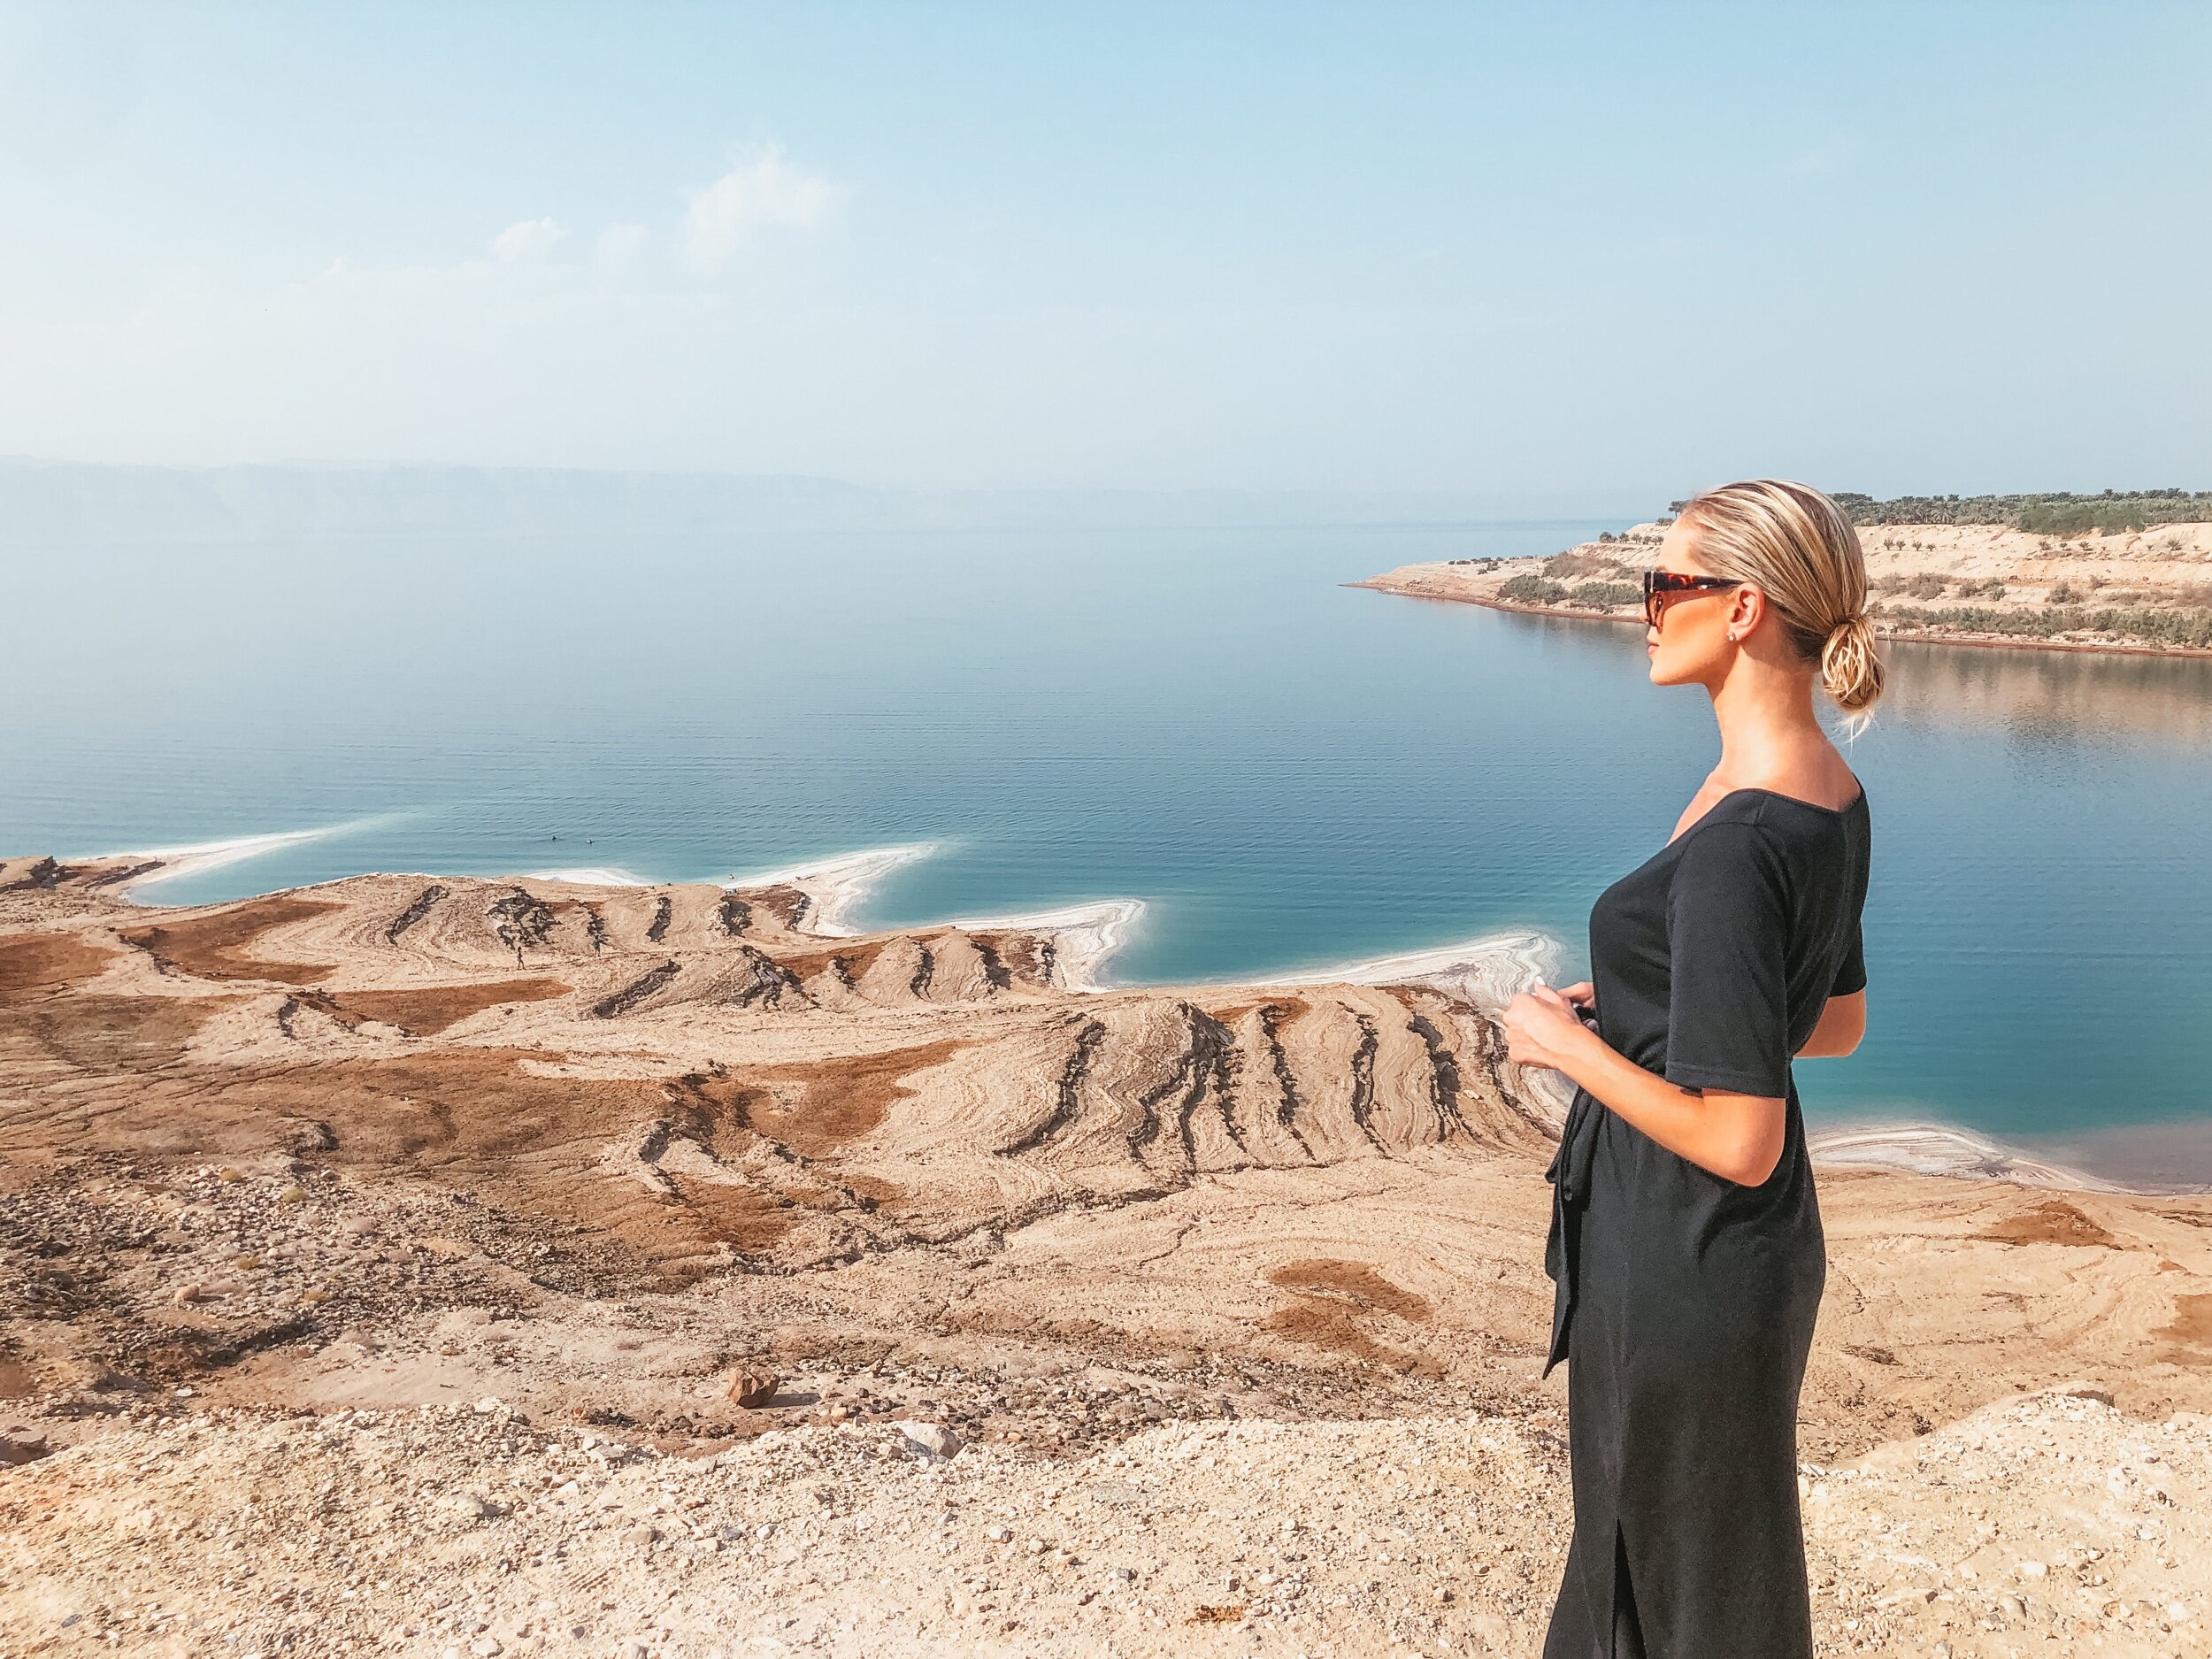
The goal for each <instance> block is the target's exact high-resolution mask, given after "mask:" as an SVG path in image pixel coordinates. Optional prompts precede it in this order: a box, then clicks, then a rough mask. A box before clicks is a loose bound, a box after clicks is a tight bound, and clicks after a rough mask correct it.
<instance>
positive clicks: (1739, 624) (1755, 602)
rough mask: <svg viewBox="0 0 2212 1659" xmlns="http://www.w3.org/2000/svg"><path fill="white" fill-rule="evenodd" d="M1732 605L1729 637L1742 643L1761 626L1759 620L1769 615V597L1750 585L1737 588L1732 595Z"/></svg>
mask: <svg viewBox="0 0 2212 1659" xmlns="http://www.w3.org/2000/svg"><path fill="white" fill-rule="evenodd" d="M1731 599H1732V603H1731V604H1730V605H1729V608H1728V637H1729V638H1730V639H1732V640H1737V641H1742V640H1747V639H1749V638H1750V637H1751V631H1752V630H1753V629H1754V628H1755V627H1757V626H1759V618H1762V617H1763V616H1765V615H1766V613H1767V596H1766V595H1764V594H1763V593H1761V592H1760V591H1759V590H1758V589H1757V588H1753V587H1751V586H1749V585H1748V584H1746V585H1745V586H1743V587H1740V588H1735V589H1733V590H1732V594H1731Z"/></svg>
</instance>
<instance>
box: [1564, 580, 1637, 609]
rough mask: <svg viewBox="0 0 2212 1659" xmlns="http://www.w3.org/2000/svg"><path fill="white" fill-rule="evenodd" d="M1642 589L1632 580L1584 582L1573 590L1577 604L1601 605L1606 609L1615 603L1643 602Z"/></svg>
mask: <svg viewBox="0 0 2212 1659" xmlns="http://www.w3.org/2000/svg"><path fill="white" fill-rule="evenodd" d="M1643 597H1644V590H1643V589H1642V588H1640V587H1638V586H1637V585H1636V584H1635V583H1634V582H1584V583H1583V584H1582V585H1581V586H1580V587H1579V588H1576V589H1575V590H1574V599H1575V603H1577V604H1584V605H1603V606H1604V607H1605V608H1606V609H1607V610H1608V611H1610V610H1611V609H1613V607H1614V606H1616V605H1633V604H1640V603H1643Z"/></svg>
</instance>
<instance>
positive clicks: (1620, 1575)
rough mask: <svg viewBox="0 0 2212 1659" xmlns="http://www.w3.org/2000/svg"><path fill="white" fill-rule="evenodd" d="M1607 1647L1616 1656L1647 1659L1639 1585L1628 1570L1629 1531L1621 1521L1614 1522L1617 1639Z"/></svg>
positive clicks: (1614, 1589)
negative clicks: (1638, 1612)
mask: <svg viewBox="0 0 2212 1659" xmlns="http://www.w3.org/2000/svg"><path fill="white" fill-rule="evenodd" d="M1607 1646H1608V1647H1609V1650H1610V1653H1611V1655H1612V1659H1647V1655H1646V1654H1645V1652H1644V1626H1643V1622H1642V1621H1641V1620H1640V1619H1639V1618H1638V1617H1636V1585H1635V1581H1634V1579H1632V1578H1631V1577H1630V1576H1629V1571H1628V1534H1627V1533H1626V1532H1624V1531H1623V1530H1622V1529H1621V1525H1620V1523H1619V1522H1617V1521H1616V1522H1615V1523H1614V1524H1613V1639H1612V1640H1611V1641H1610V1642H1609V1643H1608V1644H1607Z"/></svg>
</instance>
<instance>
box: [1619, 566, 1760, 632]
mask: <svg viewBox="0 0 2212 1659" xmlns="http://www.w3.org/2000/svg"><path fill="white" fill-rule="evenodd" d="M1643 576H1644V620H1645V621H1646V622H1647V623H1649V624H1650V625H1651V626H1653V627H1657V626H1659V618H1661V617H1663V615H1665V614H1666V598H1665V595H1668V594H1688V593H1698V592H1701V591H1703V590H1705V589H1707V588H1740V587H1741V586H1742V585H1743V578H1742V577H1740V576H1693V575H1691V574H1690V573H1689V572H1687V571H1646V572H1644V573H1643Z"/></svg>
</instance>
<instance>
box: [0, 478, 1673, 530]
mask: <svg viewBox="0 0 2212 1659" xmlns="http://www.w3.org/2000/svg"><path fill="white" fill-rule="evenodd" d="M1617 505H1618V503H1617ZM1605 516H1607V515H1606V514H1605V513H1604V512H1603V511H1602V510H1599V511H1591V510H1589V509H1588V508H1587V507H1584V508H1583V509H1582V510H1581V511H1575V510H1574V509H1573V508H1572V507H1571V505H1569V504H1568V503H1557V502H1541V501H1524V502H1519V503H1508V502H1502V501H1500V500H1499V499H1498V498H1496V497H1494V496H1492V497H1482V496H1477V495H1471V494H1454V493H1448V492H1432V493H1424V494H1387V493H1381V492H1358V493H1331V492H1325V491H1318V490H1317V491H1284V492H1267V491H1248V490H1227V489H1221V490H1172V491H1145V490H1106V489H1096V490H910V489H879V488H870V487H868V486H865V485H860V484H850V483H846V482H843V481H841V480H836V479H829V478H810V477H803V476H798V475H766V476H749V475H744V474H736V473H718V472H586V471H580V470H565V469H558V468H537V467H466V466H367V465H364V466H341V465H311V464H302V465H270V466H221V467H206V468H190V467H165V466H103V465H86V464H81V463H73V462H50V461H36V460H28V459H21V458H13V457H0V543H14V544H34V545H35V544H41V543H46V544H51V543H66V542H81V541H222V540H234V539H237V538H241V537H250V538H260V537H270V536H299V537H318V536H415V535H451V534H463V535H560V534H594V535H603V534H634V533H645V534H665V533H683V534H701V533H705V534H714V533H729V534H744V533H748V532H762V531H810V530H813V531H853V530H908V531H928V530H1013V529H1023V528H1039V529H1043V528H1066V529H1120V528H1152V527H1169V526H1232V525H1253V526H1265V525H1285V526H1288V525H1317V524H1342V525H1351V524H1420V523H1447V524H1448V523H1478V522H1485V521H1488V522H1496V521H1499V520H1504V519H1522V520H1532V519H1546V518H1585V519H1586V518H1601V517H1605ZM1615 516H1618V517H1620V518H1623V519H1624V521H1625V520H1626V519H1627V518H1632V517H1634V516H1636V515H1635V514H1634V513H1633V512H1632V511H1627V510H1623V511H1619V512H1618V513H1617V514H1616V515H1615Z"/></svg>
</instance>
